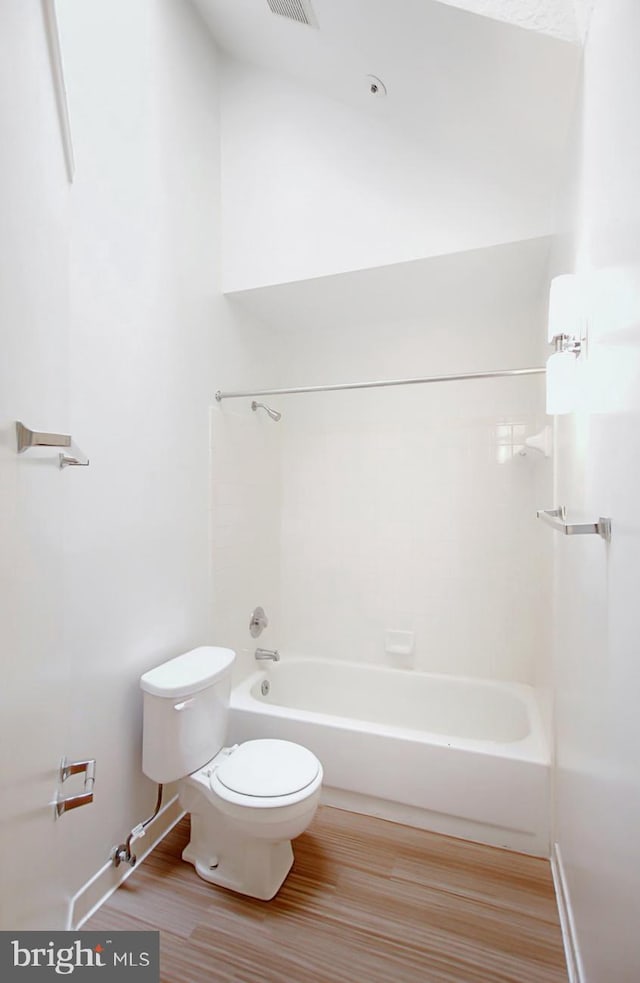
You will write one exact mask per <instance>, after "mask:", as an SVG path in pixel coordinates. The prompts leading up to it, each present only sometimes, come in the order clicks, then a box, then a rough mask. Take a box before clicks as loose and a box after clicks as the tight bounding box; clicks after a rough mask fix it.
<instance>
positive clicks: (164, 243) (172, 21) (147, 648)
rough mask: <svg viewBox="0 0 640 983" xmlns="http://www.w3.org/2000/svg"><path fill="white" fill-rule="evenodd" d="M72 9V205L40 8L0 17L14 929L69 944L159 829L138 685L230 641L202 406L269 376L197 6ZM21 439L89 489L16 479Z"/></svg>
mask: <svg viewBox="0 0 640 983" xmlns="http://www.w3.org/2000/svg"><path fill="white" fill-rule="evenodd" d="M57 7H58V10H59V17H60V27H61V36H62V45H63V52H64V56H65V67H66V78H67V88H68V92H69V100H70V113H71V124H72V131H73V138H74V145H75V153H76V162H77V173H76V180H75V183H74V184H73V185H72V186H69V185H68V184H67V181H66V176H65V173H64V168H63V158H62V151H61V144H60V139H59V132H58V126H57V120H56V115H55V106H54V102H53V94H52V89H51V80H50V72H49V64H48V59H47V49H46V42H45V34H44V26H43V21H42V10H41V7H40V4H36V3H31V4H24V3H23V2H22V0H10V2H9V3H4V4H2V11H1V16H2V25H1V28H2V29H1V30H0V36H1V38H2V45H3V49H2V59H1V60H2V69H3V74H2V83H3V85H2V96H1V98H2V102H1V103H0V108H1V110H2V129H3V132H4V133H5V134H6V135H7V137H8V139H7V143H6V147H7V153H6V154H3V155H2V175H1V177H2V182H1V188H2V193H3V208H2V213H3V237H2V249H3V254H2V264H1V267H2V274H3V280H2V288H3V293H2V327H3V350H4V351H5V354H6V355H7V357H6V358H3V359H2V372H3V376H2V383H3V385H2V406H1V413H2V423H1V426H2V452H1V453H2V457H1V460H2V474H3V481H2V484H1V486H0V507H1V512H2V516H3V520H4V521H3V548H2V551H1V554H0V555H1V557H2V561H1V562H2V583H3V602H6V603H7V616H6V617H5V616H4V611H3V617H2V619H1V620H0V633H1V638H2V647H3V650H5V651H6V652H7V654H8V658H7V660H6V661H7V663H8V665H9V666H12V667H13V668H12V669H11V672H10V674H9V677H8V679H7V677H6V676H5V680H4V683H3V687H2V696H3V713H2V717H1V722H0V727H1V732H0V746H1V747H2V784H3V791H4V795H3V801H4V802H5V803H7V804H8V805H7V808H6V809H5V815H4V820H5V825H4V827H3V830H4V835H3V840H2V842H3V847H2V869H3V877H2V888H1V896H2V902H3V906H2V927H3V928H16V927H30V928H41V929H44V928H54V927H62V926H63V925H64V920H65V916H66V907H67V903H68V901H69V898H70V896H71V895H72V894H73V893H74V892H75V891H76V890H77V889H78V888H80V886H81V885H82V884H83V883H84V882H85V881H86V880H87V879H88V878H89V877H90V876H91V875H93V874H94V872H96V871H97V870H98V869H99V868H100V867H101V866H102V865H103V864H104V863H105V862H106V861H108V858H109V851H110V848H111V847H112V846H113V845H115V844H117V843H120V842H122V840H123V838H125V837H126V835H127V833H128V831H129V829H130V828H131V827H132V825H133V824H135V823H137V822H138V821H139V820H141V819H142V818H144V817H145V816H146V815H148V814H149V812H150V811H151V809H152V806H153V803H154V801H155V789H154V787H153V785H152V784H151V782H150V781H148V780H147V779H146V778H144V776H143V775H142V773H141V769H140V765H141V741H140V738H141V722H142V714H141V697H140V692H139V688H138V678H139V675H140V674H141V673H142V672H143V671H145V670H146V669H148V668H149V667H150V666H153V665H155V664H157V663H158V662H160V661H162V660H164V659H166V658H169V657H171V656H173V655H176V654H178V653H179V652H181V651H184V650H185V649H187V648H190V647H192V646H194V645H198V644H201V643H203V642H207V641H214V642H215V641H217V640H218V639H217V638H216V635H215V626H214V624H213V622H212V611H211V589H210V566H211V557H210V547H209V523H210V511H211V502H210V494H209V482H210V473H209V425H210V421H209V407H210V404H211V403H212V396H213V392H214V390H215V388H216V387H217V386H218V385H219V384H220V383H222V382H223V381H224V382H228V383H230V384H232V385H239V384H255V383H257V382H259V381H260V380H261V379H262V373H263V372H265V371H268V366H269V353H268V351H267V350H266V348H265V346H263V344H262V338H263V337H264V334H263V332H262V331H259V332H258V331H256V329H255V328H254V326H253V324H252V319H251V318H250V317H248V316H242V317H238V316H236V315H234V313H233V312H232V311H231V310H230V308H229V305H228V304H227V303H226V301H224V299H223V298H222V297H221V294H220V291H219V286H218V277H219V227H220V201H219V163H218V162H219V122H218V105H217V92H218V75H217V61H216V52H215V49H214V47H213V46H212V44H211V41H210V39H209V37H208V35H207V33H206V31H205V30H204V29H203V27H202V25H201V24H200V22H199V21H198V19H197V17H196V15H195V14H194V12H193V10H192V8H191V5H190V4H188V3H175V2H173V0H146V2H139V3H136V4H133V5H132V4H131V3H129V2H128V0H113V2H109V3H104V2H102V0H86V2H83V3H81V4H78V3H75V2H73V0H58V4H57ZM5 273H6V277H5ZM5 373H6V378H5ZM20 417H22V418H24V420H25V422H26V423H27V424H30V425H33V426H35V427H40V428H42V429H47V428H48V429H51V430H60V431H63V432H70V433H72V434H73V436H74V438H75V439H76V440H77V442H78V444H79V446H80V447H81V448H82V449H83V450H84V451H86V453H87V454H88V455H89V457H90V459H91V465H90V467H89V468H87V469H79V468H78V469H71V468H69V469H67V470H66V471H64V472H60V471H58V470H57V469H56V467H55V463H56V460H55V455H53V456H52V454H51V452H42V453H38V452H36V453H34V452H30V453H29V454H28V455H24V456H23V457H21V458H19V459H18V458H17V456H16V453H15V431H14V429H13V421H14V420H15V419H19V418H20ZM34 462H35V463H34ZM5 702H6V706H5ZM63 754H66V755H68V756H70V757H71V758H74V757H86V756H92V757H93V756H95V757H96V759H97V778H96V788H95V801H94V803H93V804H92V805H91V806H88V807H86V808H83V809H78V810H76V811H75V812H73V813H69V814H68V815H66V816H64V817H63V818H62V819H61V820H60V821H59V822H57V823H56V822H54V820H53V810H52V807H51V805H50V803H51V800H52V797H53V794H54V792H55V785H56V779H55V775H56V769H57V766H58V764H59V761H60V759H61V757H62V756H63ZM65 791H66V788H65ZM25 858H26V859H25Z"/></svg>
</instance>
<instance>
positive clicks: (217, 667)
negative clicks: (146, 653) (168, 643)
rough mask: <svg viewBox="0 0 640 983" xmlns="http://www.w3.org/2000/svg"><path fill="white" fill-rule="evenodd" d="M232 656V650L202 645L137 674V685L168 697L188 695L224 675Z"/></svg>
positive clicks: (233, 656) (146, 691)
mask: <svg viewBox="0 0 640 983" xmlns="http://www.w3.org/2000/svg"><path fill="white" fill-rule="evenodd" d="M235 657H236V654H235V652H234V651H233V650H232V649H223V648H217V647H216V646H214V645H201V646H200V647H199V648H197V649H192V650H191V651H190V652H185V653H184V654H183V655H178V656H176V658H175V659H169V661H168V662H163V663H162V665H160V666H156V667H155V669H150V670H149V672H145V673H144V675H143V676H141V677H140V687H141V689H143V690H144V691H145V693H151V694H152V695H153V696H164V697H167V698H168V699H170V698H172V697H176V696H188V695H189V693H197V692H198V690H201V689H204V688H205V687H206V686H210V685H211V684H212V683H215V681H216V680H217V679H220V677H221V676H224V674H225V673H226V672H227V671H228V669H229V668H230V666H231V664H232V662H233V660H234V659H235Z"/></svg>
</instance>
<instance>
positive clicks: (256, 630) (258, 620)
mask: <svg viewBox="0 0 640 983" xmlns="http://www.w3.org/2000/svg"><path fill="white" fill-rule="evenodd" d="M268 624H269V619H268V618H267V616H266V614H265V613H264V608H261V607H257V608H255V610H254V611H252V612H251V618H250V620H249V631H250V633H251V637H252V638H257V637H258V635H261V634H262V632H263V631H264V629H265V628H266V627H267V625H268Z"/></svg>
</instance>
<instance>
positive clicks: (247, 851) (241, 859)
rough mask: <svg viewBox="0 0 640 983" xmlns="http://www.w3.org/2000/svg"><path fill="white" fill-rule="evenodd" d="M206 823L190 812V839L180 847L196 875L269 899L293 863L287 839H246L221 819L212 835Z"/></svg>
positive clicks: (265, 899)
mask: <svg viewBox="0 0 640 983" xmlns="http://www.w3.org/2000/svg"><path fill="white" fill-rule="evenodd" d="M209 825H210V824H209V823H207V822H206V821H204V822H203V817H202V816H196V815H193V814H192V815H191V839H190V841H189V843H188V844H187V846H186V847H185V848H184V850H183V851H182V859H183V860H186V861H187V863H190V864H193V866H194V867H195V870H196V873H197V874H198V876H199V877H201V878H202V879H203V880H204V881H208V882H209V883H210V884H218V885H219V886H220V887H225V888H227V889H228V890H230V891H235V892H236V893H238V894H246V895H248V896H249V897H251V898H257V899H258V900H259V901H270V900H271V898H273V897H274V896H275V895H276V894H277V893H278V891H279V890H280V888H281V887H282V885H283V883H284V881H285V879H286V876H287V874H288V873H289V871H290V870H291V867H292V865H293V850H292V849H291V842H290V840H281V841H280V842H277V843H273V842H270V841H268V840H257V839H249V838H248V837H246V836H242V835H238V834H237V833H235V832H234V831H233V829H231V828H230V827H229V826H227V825H226V824H225V823H220V822H216V823H215V826H216V829H215V836H214V837H212V836H211V832H212V831H211V830H210V829H209V830H207V829H206V827H207V826H209ZM225 827H226V828H225ZM213 843H215V853H212V844H213Z"/></svg>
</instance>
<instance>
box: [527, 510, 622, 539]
mask: <svg viewBox="0 0 640 983" xmlns="http://www.w3.org/2000/svg"><path fill="white" fill-rule="evenodd" d="M536 515H537V517H538V518H539V519H542V521H543V522H544V523H546V525H548V526H551V528H552V529H555V530H556V531H557V532H561V533H564V535H565V536H589V535H597V536H602V538H603V539H606V541H607V542H610V540H611V519H606V518H603V517H602V516H600V518H599V519H598V521H597V522H567V518H566V509H565V507H564V505H561V506H560V508H557V509H538V511H537V513H536Z"/></svg>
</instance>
